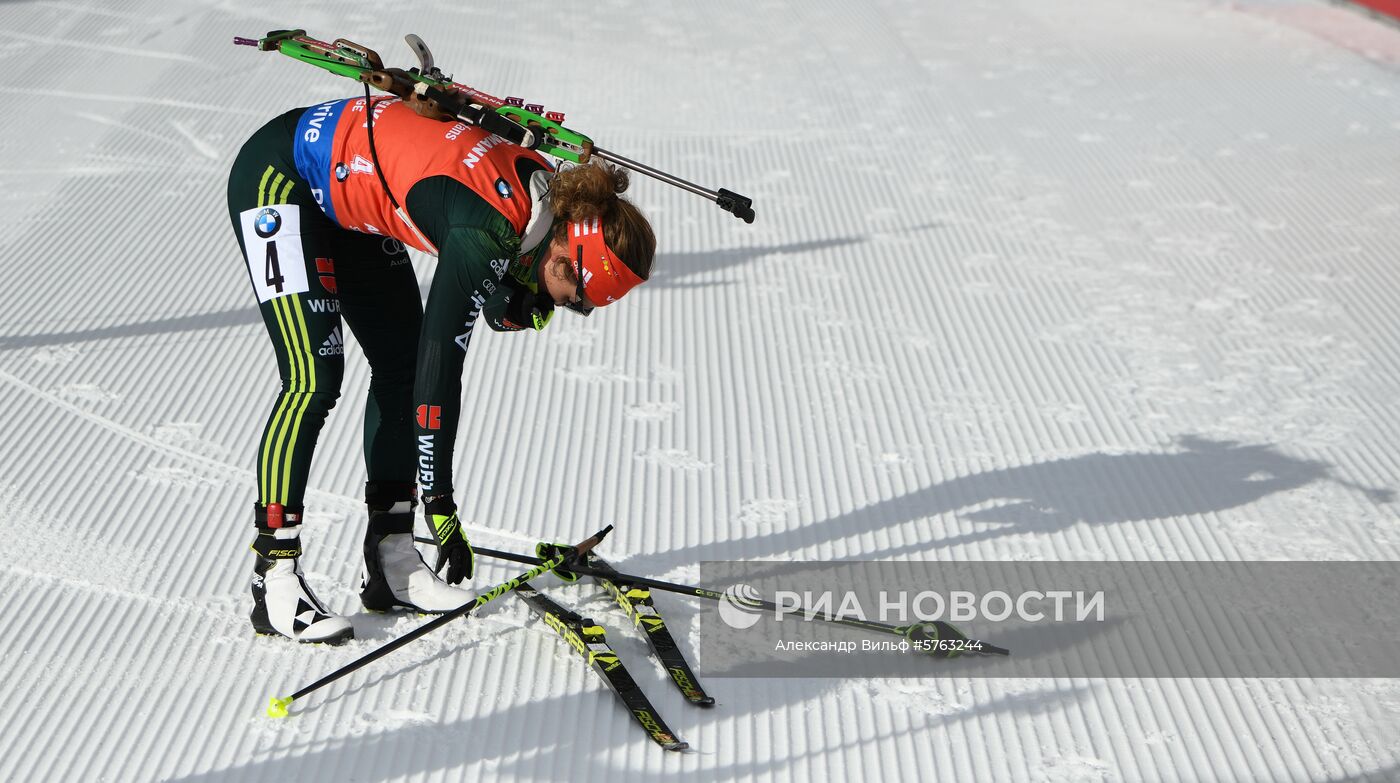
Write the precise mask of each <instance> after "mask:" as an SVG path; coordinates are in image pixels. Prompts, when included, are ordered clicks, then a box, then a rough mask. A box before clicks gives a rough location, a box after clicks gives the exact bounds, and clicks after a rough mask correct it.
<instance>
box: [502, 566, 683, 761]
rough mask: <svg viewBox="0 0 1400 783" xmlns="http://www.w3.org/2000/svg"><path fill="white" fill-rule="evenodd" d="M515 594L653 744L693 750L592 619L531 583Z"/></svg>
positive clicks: (517, 589) (671, 748)
mask: <svg viewBox="0 0 1400 783" xmlns="http://www.w3.org/2000/svg"><path fill="white" fill-rule="evenodd" d="M515 594H516V595H518V596H520V598H521V599H522V600H523V601H525V603H526V605H528V606H529V607H530V609H531V610H533V611H534V612H535V614H537V615H539V616H540V619H542V620H544V623H545V625H548V626H549V627H550V628H553V629H554V631H555V633H558V634H559V636H560V638H562V639H563V640H564V641H565V642H567V643H568V644H569V646H570V647H572V648H574V650H575V651H576V652H578V654H579V655H581V656H582V657H583V659H584V660H585V661H586V662H587V663H588V665H589V666H590V667H592V669H593V671H595V672H597V673H598V676H600V677H602V678H603V681H604V682H606V683H607V685H608V687H609V688H611V689H612V692H613V693H615V694H617V698H618V699H619V700H620V701H621V702H622V705H623V706H624V707H626V708H627V711H628V712H630V713H632V717H633V718H634V719H635V720H636V721H637V723H638V724H640V725H641V727H642V728H643V729H645V730H646V733H647V736H649V737H651V739H652V741H653V742H655V743H656V744H658V745H660V746H661V747H663V748H665V749H666V750H676V751H680V750H685V749H686V748H688V747H690V745H689V744H688V743H686V742H684V741H682V740H681V739H679V738H678V737H676V735H675V733H674V732H672V731H671V729H670V728H669V727H668V726H667V725H666V724H665V722H664V721H662V720H661V716H660V714H658V713H657V711H656V708H655V707H653V706H652V704H651V700H649V699H648V698H647V696H646V694H645V693H643V692H642V689H641V686H639V685H637V681H636V680H634V679H632V675H631V674H629V673H628V671H627V667H626V666H623V665H622V661H621V659H619V658H618V657H617V653H616V652H615V651H613V648H612V647H611V646H609V645H608V642H607V638H606V637H605V635H604V631H603V628H602V627H601V626H599V625H595V624H594V623H593V621H592V620H589V619H587V618H585V617H583V616H581V615H580V614H578V613H577V612H575V611H573V610H570V609H566V608H565V607H564V606H562V605H561V604H559V603H558V602H556V601H555V600H554V599H552V598H550V597H549V596H547V595H545V594H543V593H541V592H540V591H538V590H536V589H535V588H533V587H531V586H530V584H529V583H528V582H527V583H525V584H521V585H519V586H518V587H516V588H515Z"/></svg>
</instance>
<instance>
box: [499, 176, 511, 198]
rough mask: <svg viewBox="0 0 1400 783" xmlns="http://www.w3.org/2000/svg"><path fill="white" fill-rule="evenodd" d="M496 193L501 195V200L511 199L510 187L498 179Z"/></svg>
mask: <svg viewBox="0 0 1400 783" xmlns="http://www.w3.org/2000/svg"><path fill="white" fill-rule="evenodd" d="M496 192H497V193H499V194H501V198H510V195H511V189H510V185H507V184H506V181H505V180H503V179H498V180H496Z"/></svg>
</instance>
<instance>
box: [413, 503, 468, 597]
mask: <svg viewBox="0 0 1400 783" xmlns="http://www.w3.org/2000/svg"><path fill="white" fill-rule="evenodd" d="M424 509H425V511H426V513H427V516H428V525H429V527H431V528H432V529H433V535H434V536H435V537H436V538H437V550H438V556H437V564H436V565H434V566H433V572H434V573H441V572H442V567H443V566H444V565H445V566H447V576H446V577H445V578H446V579H447V581H448V583H449V584H454V585H455V584H457V583H459V582H461V581H462V580H463V579H471V578H472V571H473V570H474V569H475V566H476V553H475V552H473V551H472V545H471V544H469V543H467V534H466V532H465V531H463V530H462V522H461V520H459V519H458V518H457V504H455V503H453V502H452V498H450V497H442V498H433V499H432V500H429V501H428V502H427V504H426V505H425V506H424Z"/></svg>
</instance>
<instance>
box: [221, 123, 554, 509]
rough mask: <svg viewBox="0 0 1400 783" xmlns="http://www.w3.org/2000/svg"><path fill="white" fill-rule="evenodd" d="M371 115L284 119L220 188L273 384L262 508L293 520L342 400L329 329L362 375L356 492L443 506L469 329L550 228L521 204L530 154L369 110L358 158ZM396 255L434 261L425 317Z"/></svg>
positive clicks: (529, 205)
mask: <svg viewBox="0 0 1400 783" xmlns="http://www.w3.org/2000/svg"><path fill="white" fill-rule="evenodd" d="M366 109H367V106H366V102H365V100H364V99H363V98H360V99H355V98H350V99H343V100H336V101H329V102H327V103H322V104H319V105H317V106H312V107H309V108H305V109H298V110H294V111H292V112H288V113H287V114H284V115H283V116H281V117H279V118H277V119H276V120H273V121H272V122H270V123H268V124H267V125H265V126H263V128H261V129H260V130H259V131H258V132H257V133H255V134H254V135H253V137H252V138H250V139H249V141H248V142H247V143H246V144H245V145H244V146H243V148H242V150H241V151H240V152H239V155H238V157H237V159H236V161H235V163H234V166H233V170H232V172H231V174H230V178H229V215H230V218H231V220H232V222H233V226H234V230H235V232H236V233H237V234H238V239H239V244H240V247H241V248H242V250H243V254H244V259H245V261H246V263H247V266H248V273H249V278H250V281H251V283H252V285H253V289H254V292H255V293H256V295H257V298H258V302H259V307H260V309H261V310H262V313H263V320H264V323H265V324H266V326H267V328H268V332H269V334H270V336H271V338H272V343H273V346H274V349H275V350H276V353H277V359H278V367H279V370H280V372H281V377H282V390H281V393H280V394H279V396H278V399H277V402H276V405H275V407H274V409H273V411H272V413H271V414H270V416H269V418H268V421H267V424H266V426H265V428H264V432H263V438H262V442H261V444H260V450H259V455H258V482H259V488H258V503H259V505H260V506H267V505H268V504H273V503H276V504H281V505H282V506H283V507H285V508H286V509H287V511H288V513H299V512H300V510H301V508H302V498H303V495H304V492H305V487H306V477H307V474H308V472H309V468H310V462H311V456H312V453H313V451H314V448H315V443H316V439H317V436H318V434H319V431H320V428H321V426H322V424H323V423H324V420H325V418H326V415H327V414H328V413H329V411H330V409H331V408H332V407H334V405H335V401H336V399H337V397H338V396H339V391H340V379H341V377H342V375H343V347H342V346H343V336H342V334H341V331H340V329H341V322H342V319H343V320H344V322H345V323H346V324H347V325H348V326H349V328H350V329H351V331H352V332H353V333H354V335H355V337H356V339H357V341H358V342H359V344H360V345H361V347H362V348H363V349H364V352H365V356H366V358H367V360H368V361H369V363H370V367H371V384H370V394H369V399H368V402H367V406H366V411H365V463H366V470H367V473H368V476H367V478H368V480H369V482H370V483H379V484H382V485H383V484H387V485H393V486H400V487H411V486H412V484H413V482H414V481H415V477H416V480H417V482H418V484H419V486H420V487H421V489H422V494H423V495H424V496H431V495H439V496H440V495H450V494H451V492H452V458H453V444H454V441H455V437H456V432H457V428H458V422H459V419H460V414H461V396H462V380H461V373H462V367H463V362H464V359H465V354H466V350H467V348H468V346H469V344H470V340H471V333H472V328H473V325H474V324H475V322H476V320H477V317H478V314H479V313H480V310H481V308H482V306H483V305H484V304H485V303H486V301H487V300H488V299H489V298H491V297H492V296H493V295H495V294H496V293H497V290H498V288H499V287H500V286H502V280H503V278H504V276H505V274H506V272H507V269H508V267H509V265H510V264H511V262H512V261H513V260H515V259H516V258H517V256H518V255H519V253H520V249H521V247H522V243H524V244H523V246H524V247H527V248H528V247H531V246H532V245H533V244H535V243H537V242H539V241H540V240H541V239H542V238H543V236H544V234H545V233H546V232H547V231H548V228H549V223H550V220H549V219H548V215H547V214H544V213H547V209H544V208H542V207H541V205H539V204H538V203H536V201H535V198H534V195H532V191H531V187H530V183H531V180H532V177H533V175H535V174H536V173H538V172H545V173H546V174H548V173H549V172H552V167H551V166H550V165H549V163H548V162H547V161H546V160H545V159H544V158H543V157H542V156H540V155H539V154H537V153H535V152H532V151H530V150H527V149H523V148H521V147H518V146H516V145H513V144H511V143H509V142H507V141H505V140H503V139H501V138H500V137H497V136H493V135H490V134H488V133H486V132H484V131H482V130H481V129H479V128H476V127H474V126H468V125H465V124H460V123H446V122H440V121H437V120H432V119H427V118H424V117H421V116H419V115H418V114H416V113H415V112H413V111H412V109H410V108H409V107H407V106H406V105H404V104H403V103H402V102H401V101H399V100H398V99H391V98H385V99H376V100H374V101H373V104H372V111H373V112H374V119H373V137H374V138H373V141H374V143H373V149H371V146H370V128H369V127H368V123H367V122H366V120H367V118H368V114H367V112H366ZM376 161H377V162H376ZM381 175H382V180H381ZM386 186H387V189H388V190H387V192H386ZM532 217H534V218H541V217H543V218H545V219H543V220H539V219H537V220H534V221H533V222H532V220H531V218H532ZM404 245H408V246H410V247H414V248H417V249H419V250H422V251H425V252H428V253H432V254H436V255H437V257H438V265H437V270H436V272H435V273H434V275H433V281H432V285H431V287H430V289H429V292H428V296H427V302H426V304H423V303H422V300H421V298H420V294H419V290H418V287H417V282H416V278H415V276H414V274H413V272H412V268H411V266H410V265H409V263H408V256H407V253H406V251H405V249H404Z"/></svg>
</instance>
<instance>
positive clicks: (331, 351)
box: [317, 326, 345, 356]
mask: <svg viewBox="0 0 1400 783" xmlns="http://www.w3.org/2000/svg"><path fill="white" fill-rule="evenodd" d="M317 353H319V354H320V355H322V356H342V355H344V354H345V341H344V340H343V339H341V337H340V327H339V326H336V327H335V328H334V329H332V330H331V335H330V337H327V338H326V341H325V342H323V343H321V350H319V351H317Z"/></svg>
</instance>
